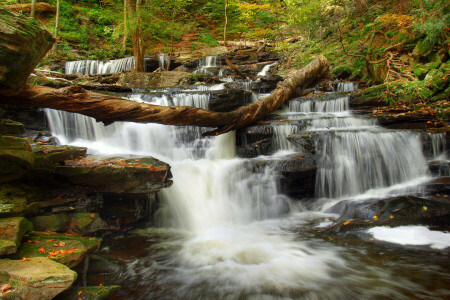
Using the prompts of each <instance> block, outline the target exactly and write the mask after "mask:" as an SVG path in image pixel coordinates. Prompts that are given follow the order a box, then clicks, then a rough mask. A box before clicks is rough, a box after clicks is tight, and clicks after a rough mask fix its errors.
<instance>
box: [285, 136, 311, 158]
mask: <svg viewBox="0 0 450 300" xmlns="http://www.w3.org/2000/svg"><path fill="white" fill-rule="evenodd" d="M287 139H288V141H289V142H291V143H292V144H293V145H295V146H297V147H299V149H300V150H301V151H303V153H310V154H316V140H317V134H315V133H295V134H290V135H289V136H288V138H287Z"/></svg>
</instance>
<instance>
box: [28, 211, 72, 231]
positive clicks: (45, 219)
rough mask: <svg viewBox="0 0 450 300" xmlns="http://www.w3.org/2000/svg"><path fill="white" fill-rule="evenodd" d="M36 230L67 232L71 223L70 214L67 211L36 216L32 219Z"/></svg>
mask: <svg viewBox="0 0 450 300" xmlns="http://www.w3.org/2000/svg"><path fill="white" fill-rule="evenodd" d="M30 221H31V223H33V226H34V230H37V231H46V230H49V231H53V232H65V231H67V230H68V228H69V225H70V216H69V214H66V213H60V214H50V215H42V216H36V217H34V218H31V219H30Z"/></svg>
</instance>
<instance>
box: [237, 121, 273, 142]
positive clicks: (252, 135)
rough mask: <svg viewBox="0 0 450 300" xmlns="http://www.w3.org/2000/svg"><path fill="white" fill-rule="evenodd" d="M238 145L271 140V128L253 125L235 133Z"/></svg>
mask: <svg viewBox="0 0 450 300" xmlns="http://www.w3.org/2000/svg"><path fill="white" fill-rule="evenodd" d="M237 137H238V145H242V146H244V145H250V144H252V143H256V142H258V141H261V140H264V139H272V137H273V128H272V126H266V125H253V126H249V127H244V128H242V129H239V130H238V131H237Z"/></svg>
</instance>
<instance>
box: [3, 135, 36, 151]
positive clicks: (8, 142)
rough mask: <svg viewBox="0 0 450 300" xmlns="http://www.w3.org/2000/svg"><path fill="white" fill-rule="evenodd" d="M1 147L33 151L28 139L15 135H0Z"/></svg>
mask: <svg viewBox="0 0 450 300" xmlns="http://www.w3.org/2000/svg"><path fill="white" fill-rule="evenodd" d="M0 149H8V150H21V151H28V152H31V151H32V149H31V145H30V142H29V141H28V140H27V139H24V138H20V137H14V136H0Z"/></svg>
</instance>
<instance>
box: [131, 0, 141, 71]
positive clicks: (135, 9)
mask: <svg viewBox="0 0 450 300" xmlns="http://www.w3.org/2000/svg"><path fill="white" fill-rule="evenodd" d="M143 4H145V0H136V3H134V2H133V0H128V7H127V10H128V18H129V20H130V28H129V30H130V33H131V40H132V41H133V53H134V58H135V70H136V72H144V52H145V49H144V45H143V43H142V34H141V31H142V29H141V26H142V11H141V8H142V5H143Z"/></svg>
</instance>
